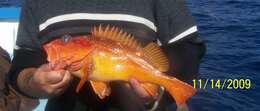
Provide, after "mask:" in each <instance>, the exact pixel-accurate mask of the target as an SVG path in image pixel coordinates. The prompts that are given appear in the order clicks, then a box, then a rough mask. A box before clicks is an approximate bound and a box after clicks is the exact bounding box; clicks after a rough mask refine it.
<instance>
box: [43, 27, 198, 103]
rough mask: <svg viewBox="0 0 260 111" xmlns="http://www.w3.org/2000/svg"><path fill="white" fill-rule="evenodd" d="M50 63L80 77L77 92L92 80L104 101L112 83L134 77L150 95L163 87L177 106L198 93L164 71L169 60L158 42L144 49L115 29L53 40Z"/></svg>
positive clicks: (128, 36) (46, 48)
mask: <svg viewBox="0 0 260 111" xmlns="http://www.w3.org/2000/svg"><path fill="white" fill-rule="evenodd" d="M44 49H45V51H46V53H47V55H48V61H49V62H50V64H55V63H56V62H57V61H63V62H64V63H65V64H66V65H65V66H66V67H64V68H66V69H68V70H70V71H71V72H72V73H73V74H74V75H76V76H78V77H80V78H81V81H80V83H79V85H78V87H77V92H78V91H79V90H80V88H81V87H82V86H83V85H84V83H85V82H86V81H90V82H91V85H92V87H93V89H94V91H95V93H96V94H97V95H98V96H99V97H100V98H101V99H102V98H104V97H106V96H108V95H109V94H110V87H109V84H108V83H109V82H110V81H126V82H128V80H129V78H135V79H137V80H138V81H140V82H141V83H142V86H143V87H144V89H145V90H146V91H147V92H148V93H149V94H151V95H153V96H154V95H156V94H157V92H158V91H157V88H158V86H163V87H164V88H165V89H166V90H167V91H168V92H169V93H170V94H171V96H172V97H173V98H174V99H175V101H176V103H177V105H179V104H183V103H185V101H186V100H187V99H188V98H190V97H191V96H193V95H194V94H195V92H196V90H195V89H194V88H193V87H192V86H190V85H188V84H187V83H184V82H182V81H180V80H178V79H176V78H174V77H170V76H168V75H166V74H164V73H163V72H166V71H167V70H168V60H167V58H166V57H165V55H164V54H163V52H162V51H161V49H160V48H159V46H158V45H156V44H155V43H150V44H148V45H147V46H145V47H142V46H141V45H140V43H138V41H137V40H135V39H134V37H132V36H131V35H130V34H127V33H126V32H123V31H121V30H120V29H119V28H115V27H110V26H107V27H102V26H99V27H94V28H93V30H92V32H91V34H90V35H79V36H76V37H73V38H71V39H70V40H68V41H63V40H62V39H56V40H53V41H51V42H49V43H47V44H45V45H44Z"/></svg>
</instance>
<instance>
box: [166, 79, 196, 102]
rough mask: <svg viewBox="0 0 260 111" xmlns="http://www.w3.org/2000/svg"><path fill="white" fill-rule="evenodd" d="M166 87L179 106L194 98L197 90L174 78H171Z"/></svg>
mask: <svg viewBox="0 0 260 111" xmlns="http://www.w3.org/2000/svg"><path fill="white" fill-rule="evenodd" d="M164 87H165V89H166V90H167V91H168V92H169V93H170V95H171V96H172V97H173V98H174V99H175V101H176V104H177V105H180V104H183V103H185V102H186V100H187V99H189V98H190V97H192V96H193V95H194V94H195V92H196V89H194V88H193V87H192V86H190V85H189V84H187V83H185V82H182V81H180V80H178V79H177V78H174V77H170V78H169V79H168V81H167V82H165V84H164Z"/></svg>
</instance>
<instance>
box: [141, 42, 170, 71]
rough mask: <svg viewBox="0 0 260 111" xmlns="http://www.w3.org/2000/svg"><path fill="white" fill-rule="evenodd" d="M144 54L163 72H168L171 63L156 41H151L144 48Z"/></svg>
mask: <svg viewBox="0 0 260 111" xmlns="http://www.w3.org/2000/svg"><path fill="white" fill-rule="evenodd" d="M143 51H144V56H145V57H146V58H147V59H148V60H149V62H151V64H153V65H154V66H155V67H156V68H158V70H159V71H161V72H166V71H168V69H169V63H168V59H167V57H166V55H165V54H164V53H163V51H162V49H161V48H160V47H159V46H158V45H157V44H155V43H153V42H151V43H149V44H148V45H146V46H145V47H144V48H143Z"/></svg>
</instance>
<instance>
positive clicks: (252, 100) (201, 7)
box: [0, 0, 260, 111]
mask: <svg viewBox="0 0 260 111" xmlns="http://www.w3.org/2000/svg"><path fill="white" fill-rule="evenodd" d="M187 2H188V6H189V8H190V10H191V12H192V14H193V16H194V18H195V19H196V21H197V24H198V29H199V35H200V37H201V38H202V39H203V40H204V41H205V43H206V46H207V52H206V55H205V56H204V58H203V59H202V62H201V67H200V75H199V77H198V80H199V79H202V80H203V82H205V81H206V80H207V79H209V80H211V79H213V80H221V81H224V80H225V79H232V80H234V79H238V80H240V79H249V80H251V87H250V88H249V89H227V88H223V89H218V88H213V89H212V88H210V86H208V87H206V88H205V89H203V88H202V89H198V93H197V94H196V95H195V96H194V97H193V98H192V99H191V100H189V101H188V102H189V107H190V108H191V111H260V81H259V80H260V0H188V1H187ZM0 6H7V7H10V6H14V7H19V6H20V2H19V0H0ZM15 10H17V9H15ZM2 14H4V13H2ZM9 14H11V15H10V17H14V18H17V15H18V14H17V13H16V14H15V13H14V15H12V13H9Z"/></svg>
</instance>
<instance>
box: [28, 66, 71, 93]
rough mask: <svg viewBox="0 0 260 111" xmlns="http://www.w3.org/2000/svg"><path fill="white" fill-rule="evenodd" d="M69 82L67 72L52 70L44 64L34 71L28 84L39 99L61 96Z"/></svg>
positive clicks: (69, 75) (69, 77)
mask: <svg viewBox="0 0 260 111" xmlns="http://www.w3.org/2000/svg"><path fill="white" fill-rule="evenodd" d="M71 81H72V75H71V74H70V73H69V71H66V70H62V69H57V70H53V68H52V67H51V66H50V65H49V64H44V65H42V66H40V67H39V68H38V69H37V70H36V71H35V73H34V74H33V76H32V78H31V79H30V82H29V83H30V85H31V87H32V88H34V89H35V90H37V91H36V92H37V93H38V94H37V95H40V97H53V96H57V95H59V94H62V93H63V92H64V91H65V90H66V88H67V87H68V86H69V83H70V82H71Z"/></svg>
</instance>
